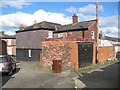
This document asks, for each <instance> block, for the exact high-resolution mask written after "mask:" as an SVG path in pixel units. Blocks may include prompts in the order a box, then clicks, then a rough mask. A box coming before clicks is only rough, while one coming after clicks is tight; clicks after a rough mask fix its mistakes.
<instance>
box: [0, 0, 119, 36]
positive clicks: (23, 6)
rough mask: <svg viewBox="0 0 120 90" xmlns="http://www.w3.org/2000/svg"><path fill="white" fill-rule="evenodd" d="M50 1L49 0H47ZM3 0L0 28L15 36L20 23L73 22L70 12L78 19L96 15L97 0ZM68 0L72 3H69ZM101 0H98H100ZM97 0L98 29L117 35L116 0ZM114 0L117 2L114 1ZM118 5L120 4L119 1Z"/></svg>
mask: <svg viewBox="0 0 120 90" xmlns="http://www.w3.org/2000/svg"><path fill="white" fill-rule="evenodd" d="M48 1H49V2H48ZM55 1H57V0H52V1H51V0H47V1H46V2H43V0H41V1H40V0H39V1H37V0H34V1H33V0H31V1H30V0H29V1H28V0H2V1H1V2H0V31H4V32H5V33H6V34H8V35H14V34H15V31H17V30H18V29H19V26H20V25H21V24H23V25H24V26H25V27H27V26H30V25H32V24H33V23H34V21H35V20H36V21H37V22H38V23H39V22H41V21H49V22H55V23H60V24H62V25H65V24H70V23H72V15H73V14H77V15H78V18H79V20H78V21H79V22H81V21H87V20H93V19H95V18H96V17H95V16H96V13H95V11H96V10H95V8H96V6H95V4H96V2H95V1H96V0H92V1H91V2H90V0H89V1H88V2H87V0H86V1H85V0H84V1H82V0H81V1H80V0H79V1H76V2H75V0H74V2H72V1H71V0H68V1H69V2H68V1H67V0H64V1H63V2H60V1H59V2H55ZM70 1H71V2H70ZM99 1H100V0H99ZM109 1H111V2H101V1H100V2H99V32H102V33H103V34H105V35H107V36H112V37H118V13H119V12H118V7H119V6H118V2H117V0H113V1H114V2H113V1H112V0H109ZM115 1H116V2H115ZM119 4H120V3H119Z"/></svg>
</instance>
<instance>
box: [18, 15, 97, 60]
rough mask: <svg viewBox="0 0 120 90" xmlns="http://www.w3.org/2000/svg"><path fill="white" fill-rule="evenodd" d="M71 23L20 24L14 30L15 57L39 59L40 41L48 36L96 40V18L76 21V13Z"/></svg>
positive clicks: (19, 58)
mask: <svg viewBox="0 0 120 90" xmlns="http://www.w3.org/2000/svg"><path fill="white" fill-rule="evenodd" d="M72 18H73V23H72V24H68V25H61V24H58V23H52V22H47V21H43V22H40V23H36V21H35V22H34V24H33V25H31V26H29V27H26V28H25V27H24V26H23V25H21V26H20V28H19V30H18V31H16V40H17V48H16V53H17V55H16V56H17V59H18V60H40V53H41V50H42V41H44V40H45V39H48V38H66V37H67V38H81V39H82V38H85V39H89V40H97V39H96V38H97V34H96V33H97V30H96V20H90V21H84V22H78V17H77V15H75V14H74V15H73V17H72Z"/></svg>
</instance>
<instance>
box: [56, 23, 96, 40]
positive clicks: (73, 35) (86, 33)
mask: <svg viewBox="0 0 120 90" xmlns="http://www.w3.org/2000/svg"><path fill="white" fill-rule="evenodd" d="M91 31H94V36H95V39H94V40H95V41H96V40H97V26H96V22H95V23H93V24H92V25H91V26H90V27H89V28H88V30H86V31H84V38H85V39H89V40H91V37H92V35H91ZM61 33H63V37H67V36H68V37H70V38H83V31H71V32H68V33H67V32H61ZM54 34H60V33H54Z"/></svg>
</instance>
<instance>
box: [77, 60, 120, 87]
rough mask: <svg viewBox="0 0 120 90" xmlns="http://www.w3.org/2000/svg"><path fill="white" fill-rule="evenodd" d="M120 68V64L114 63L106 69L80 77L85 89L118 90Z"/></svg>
mask: <svg viewBox="0 0 120 90" xmlns="http://www.w3.org/2000/svg"><path fill="white" fill-rule="evenodd" d="M119 66H120V62H117V63H114V64H112V65H110V66H107V67H105V68H100V69H98V70H96V71H94V72H91V73H87V74H84V75H83V76H80V77H79V80H80V81H81V82H82V83H84V84H85V86H86V87H85V88H118V84H119V86H120V83H118V76H119V75H120V72H118V68H119V70H120V67H119ZM118 73H119V74H118Z"/></svg>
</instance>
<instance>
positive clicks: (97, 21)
mask: <svg viewBox="0 0 120 90" xmlns="http://www.w3.org/2000/svg"><path fill="white" fill-rule="evenodd" d="M96 23H97V61H98V48H99V20H98V0H96Z"/></svg>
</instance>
